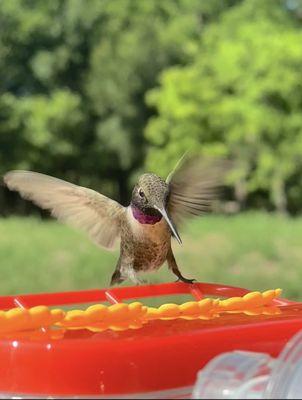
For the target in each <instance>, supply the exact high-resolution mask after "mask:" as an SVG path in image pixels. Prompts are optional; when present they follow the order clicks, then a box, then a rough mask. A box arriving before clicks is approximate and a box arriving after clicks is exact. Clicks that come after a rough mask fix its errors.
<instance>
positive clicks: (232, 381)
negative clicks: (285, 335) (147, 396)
mask: <svg viewBox="0 0 302 400" xmlns="http://www.w3.org/2000/svg"><path fill="white" fill-rule="evenodd" d="M192 398H193V399H205V398H206V399H263V398H265V399H301V398H302V331H300V332H299V333H298V334H296V335H295V336H293V338H292V339H291V340H290V341H289V342H288V343H287V345H286V346H285V348H284V350H283V351H282V352H281V353H280V355H279V357H278V358H273V357H270V356H269V355H268V354H265V353H256V352H255V353H254V352H246V351H233V352H228V353H224V354H221V355H219V356H217V357H215V358H214V359H213V360H212V361H210V362H209V363H208V364H207V365H206V367H205V368H204V369H202V370H201V371H200V372H199V373H198V377H197V382H196V384H195V386H194V389H193V394H192Z"/></svg>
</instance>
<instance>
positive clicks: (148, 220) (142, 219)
mask: <svg viewBox="0 0 302 400" xmlns="http://www.w3.org/2000/svg"><path fill="white" fill-rule="evenodd" d="M131 210H132V215H133V217H134V218H135V219H136V220H137V221H138V222H139V223H140V224H150V225H154V224H156V223H157V222H159V221H160V220H161V219H162V216H161V215H146V214H144V213H143V211H141V210H140V209H139V208H137V207H133V206H131Z"/></svg>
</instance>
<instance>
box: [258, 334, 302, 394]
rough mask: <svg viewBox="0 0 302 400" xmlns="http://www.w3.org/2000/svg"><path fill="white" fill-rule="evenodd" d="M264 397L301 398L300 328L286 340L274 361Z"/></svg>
mask: <svg viewBox="0 0 302 400" xmlns="http://www.w3.org/2000/svg"><path fill="white" fill-rule="evenodd" d="M264 398H266V399H301V398H302V330H301V331H299V332H298V333H297V334H296V335H294V336H293V337H292V338H291V339H290V340H289V341H288V342H287V344H286V346H285V347H284V349H283V350H282V352H281V353H280V355H279V357H278V358H277V360H276V361H275V366H274V369H273V372H272V374H271V377H270V380H269V383H268V385H267V388H266V391H265V394H264Z"/></svg>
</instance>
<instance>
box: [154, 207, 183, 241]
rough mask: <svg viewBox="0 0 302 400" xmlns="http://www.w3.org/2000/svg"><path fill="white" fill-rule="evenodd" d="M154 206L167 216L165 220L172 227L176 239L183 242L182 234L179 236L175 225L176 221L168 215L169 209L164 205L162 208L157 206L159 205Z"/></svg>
mask: <svg viewBox="0 0 302 400" xmlns="http://www.w3.org/2000/svg"><path fill="white" fill-rule="evenodd" d="M154 208H156V209H157V210H158V211H159V212H160V213H161V215H162V216H163V217H164V218H165V220H166V221H167V224H168V225H169V227H170V229H171V231H172V233H173V236H174V237H175V239H176V240H177V241H178V243H179V244H182V241H181V238H180V236H179V234H178V232H177V229H176V226H175V225H174V223H173V221H172V220H171V218H170V217H169V216H168V214H167V211H166V210H165V208H164V207H163V208H160V207H157V206H154Z"/></svg>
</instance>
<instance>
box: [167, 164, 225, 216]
mask: <svg viewBox="0 0 302 400" xmlns="http://www.w3.org/2000/svg"><path fill="white" fill-rule="evenodd" d="M229 166H230V164H229V162H228V161H227V160H221V159H212V160H210V159H206V158H203V157H198V156H195V157H183V158H182V159H181V161H180V162H178V164H177V165H176V168H175V169H174V170H173V171H172V172H171V173H170V174H169V176H168V178H167V183H168V184H169V189H170V195H169V202H168V212H169V214H170V216H171V218H172V220H173V221H174V222H175V223H176V224H179V223H181V222H182V221H183V220H185V219H187V218H190V217H194V216H199V215H201V214H204V213H206V212H208V211H210V210H211V207H212V204H213V202H214V201H215V200H216V199H217V198H218V197H219V194H220V189H221V187H222V185H223V181H224V178H225V175H226V172H227V171H228V170H229Z"/></svg>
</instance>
